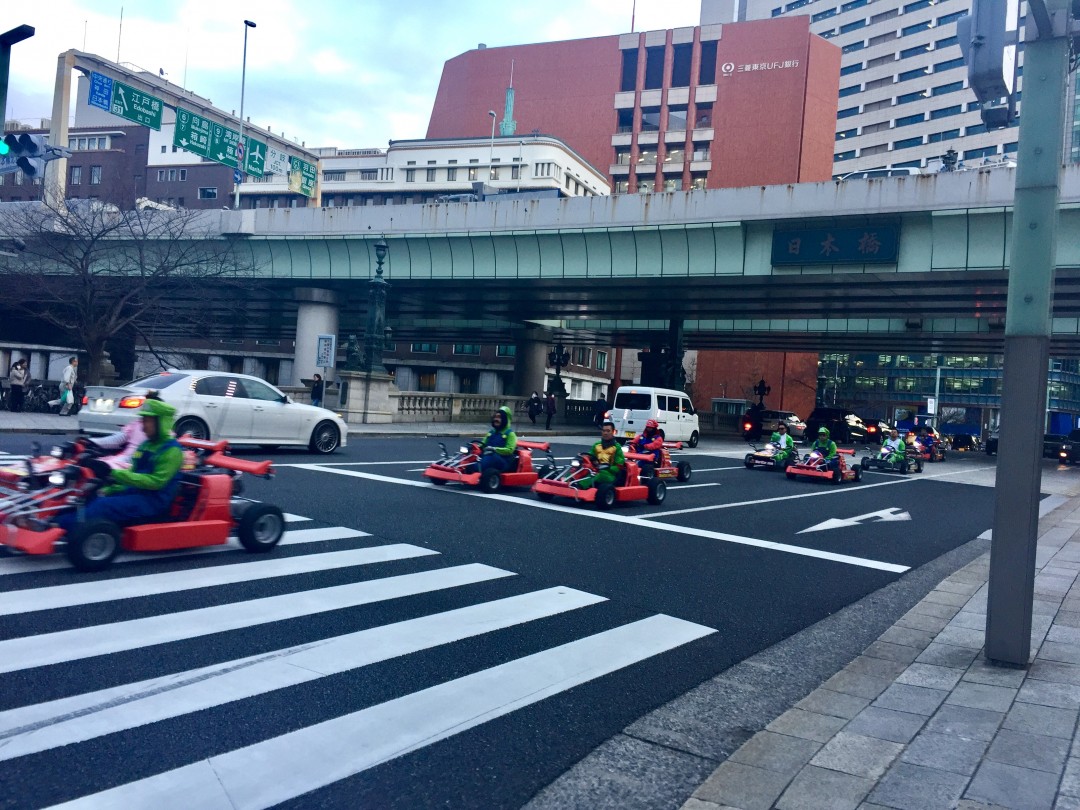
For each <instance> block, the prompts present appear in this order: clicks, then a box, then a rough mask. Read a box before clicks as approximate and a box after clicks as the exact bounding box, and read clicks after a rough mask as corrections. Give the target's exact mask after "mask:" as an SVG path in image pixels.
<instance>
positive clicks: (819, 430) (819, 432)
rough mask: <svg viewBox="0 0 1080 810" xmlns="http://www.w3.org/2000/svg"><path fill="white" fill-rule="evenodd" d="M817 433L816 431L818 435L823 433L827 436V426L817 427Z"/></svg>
mask: <svg viewBox="0 0 1080 810" xmlns="http://www.w3.org/2000/svg"><path fill="white" fill-rule="evenodd" d="M817 433H818V436H820V435H821V434H822V433H824V434H825V435H826V436H828V435H829V429H828V428H827V427H819V428H818V432H817Z"/></svg>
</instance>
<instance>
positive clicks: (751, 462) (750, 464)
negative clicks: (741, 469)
mask: <svg viewBox="0 0 1080 810" xmlns="http://www.w3.org/2000/svg"><path fill="white" fill-rule="evenodd" d="M743 464H745V465H746V469H748V470H749V469H750V468H751V467H753V466H754V457H753V456H752V455H751V454H750V453H747V454H746V458H744V459H743Z"/></svg>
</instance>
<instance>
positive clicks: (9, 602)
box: [0, 543, 438, 616]
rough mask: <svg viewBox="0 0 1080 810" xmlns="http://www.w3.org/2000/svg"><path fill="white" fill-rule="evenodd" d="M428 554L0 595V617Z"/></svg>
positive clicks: (332, 556)
mask: <svg viewBox="0 0 1080 810" xmlns="http://www.w3.org/2000/svg"><path fill="white" fill-rule="evenodd" d="M432 554H438V552H437V551H432V550H431V549H426V548H421V547H419V546H412V545H408V544H405V543H395V544H392V545H385V546H374V547H371V548H358V549H350V550H348V551H334V552H329V553H326V554H303V555H300V556H297V557H281V558H279V559H276V560H275V559H270V560H268V559H266V558H263V559H261V560H260V561H258V562H246V563H235V564H233V565H218V566H214V567H213V568H191V569H188V570H186V571H169V572H167V573H162V574H147V575H145V576H133V577H127V578H126V579H113V580H109V581H108V582H107V583H102V582H79V583H77V584H74V585H56V586H53V587H51V588H34V589H28V590H21V591H11V592H9V593H2V594H0V616H11V615H14V614H17V613H31V612H33V611H36V610H53V609H56V608H66V607H73V606H75V605H91V604H96V603H99V602H112V601H115V600H117V599H135V598H138V597H141V596H154V595H156V594H160V593H176V592H178V591H188V590H194V589H195V588H212V587H215V586H218V585H233V584H235V583H237V582H254V581H256V580H260V579H272V578H274V577H287V576H291V575H293V574H308V573H313V572H315V571H329V570H331V569H334V568H348V567H351V566H354V565H373V564H375V563H381V562H390V561H392V560H406V559H410V558H413V557H426V556H428V555H432Z"/></svg>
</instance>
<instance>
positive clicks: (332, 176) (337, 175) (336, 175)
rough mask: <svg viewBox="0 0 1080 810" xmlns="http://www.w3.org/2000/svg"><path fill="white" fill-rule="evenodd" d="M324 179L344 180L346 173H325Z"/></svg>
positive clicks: (323, 174)
mask: <svg viewBox="0 0 1080 810" xmlns="http://www.w3.org/2000/svg"><path fill="white" fill-rule="evenodd" d="M322 179H323V180H344V179H345V172H342V171H334V172H323V173H322Z"/></svg>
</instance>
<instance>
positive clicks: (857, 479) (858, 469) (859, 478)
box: [852, 465, 862, 484]
mask: <svg viewBox="0 0 1080 810" xmlns="http://www.w3.org/2000/svg"><path fill="white" fill-rule="evenodd" d="M852 469H853V470H854V471H855V483H856V484H857V483H859V482H860V481H862V467H859V466H857V465H856V466H854V467H852Z"/></svg>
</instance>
